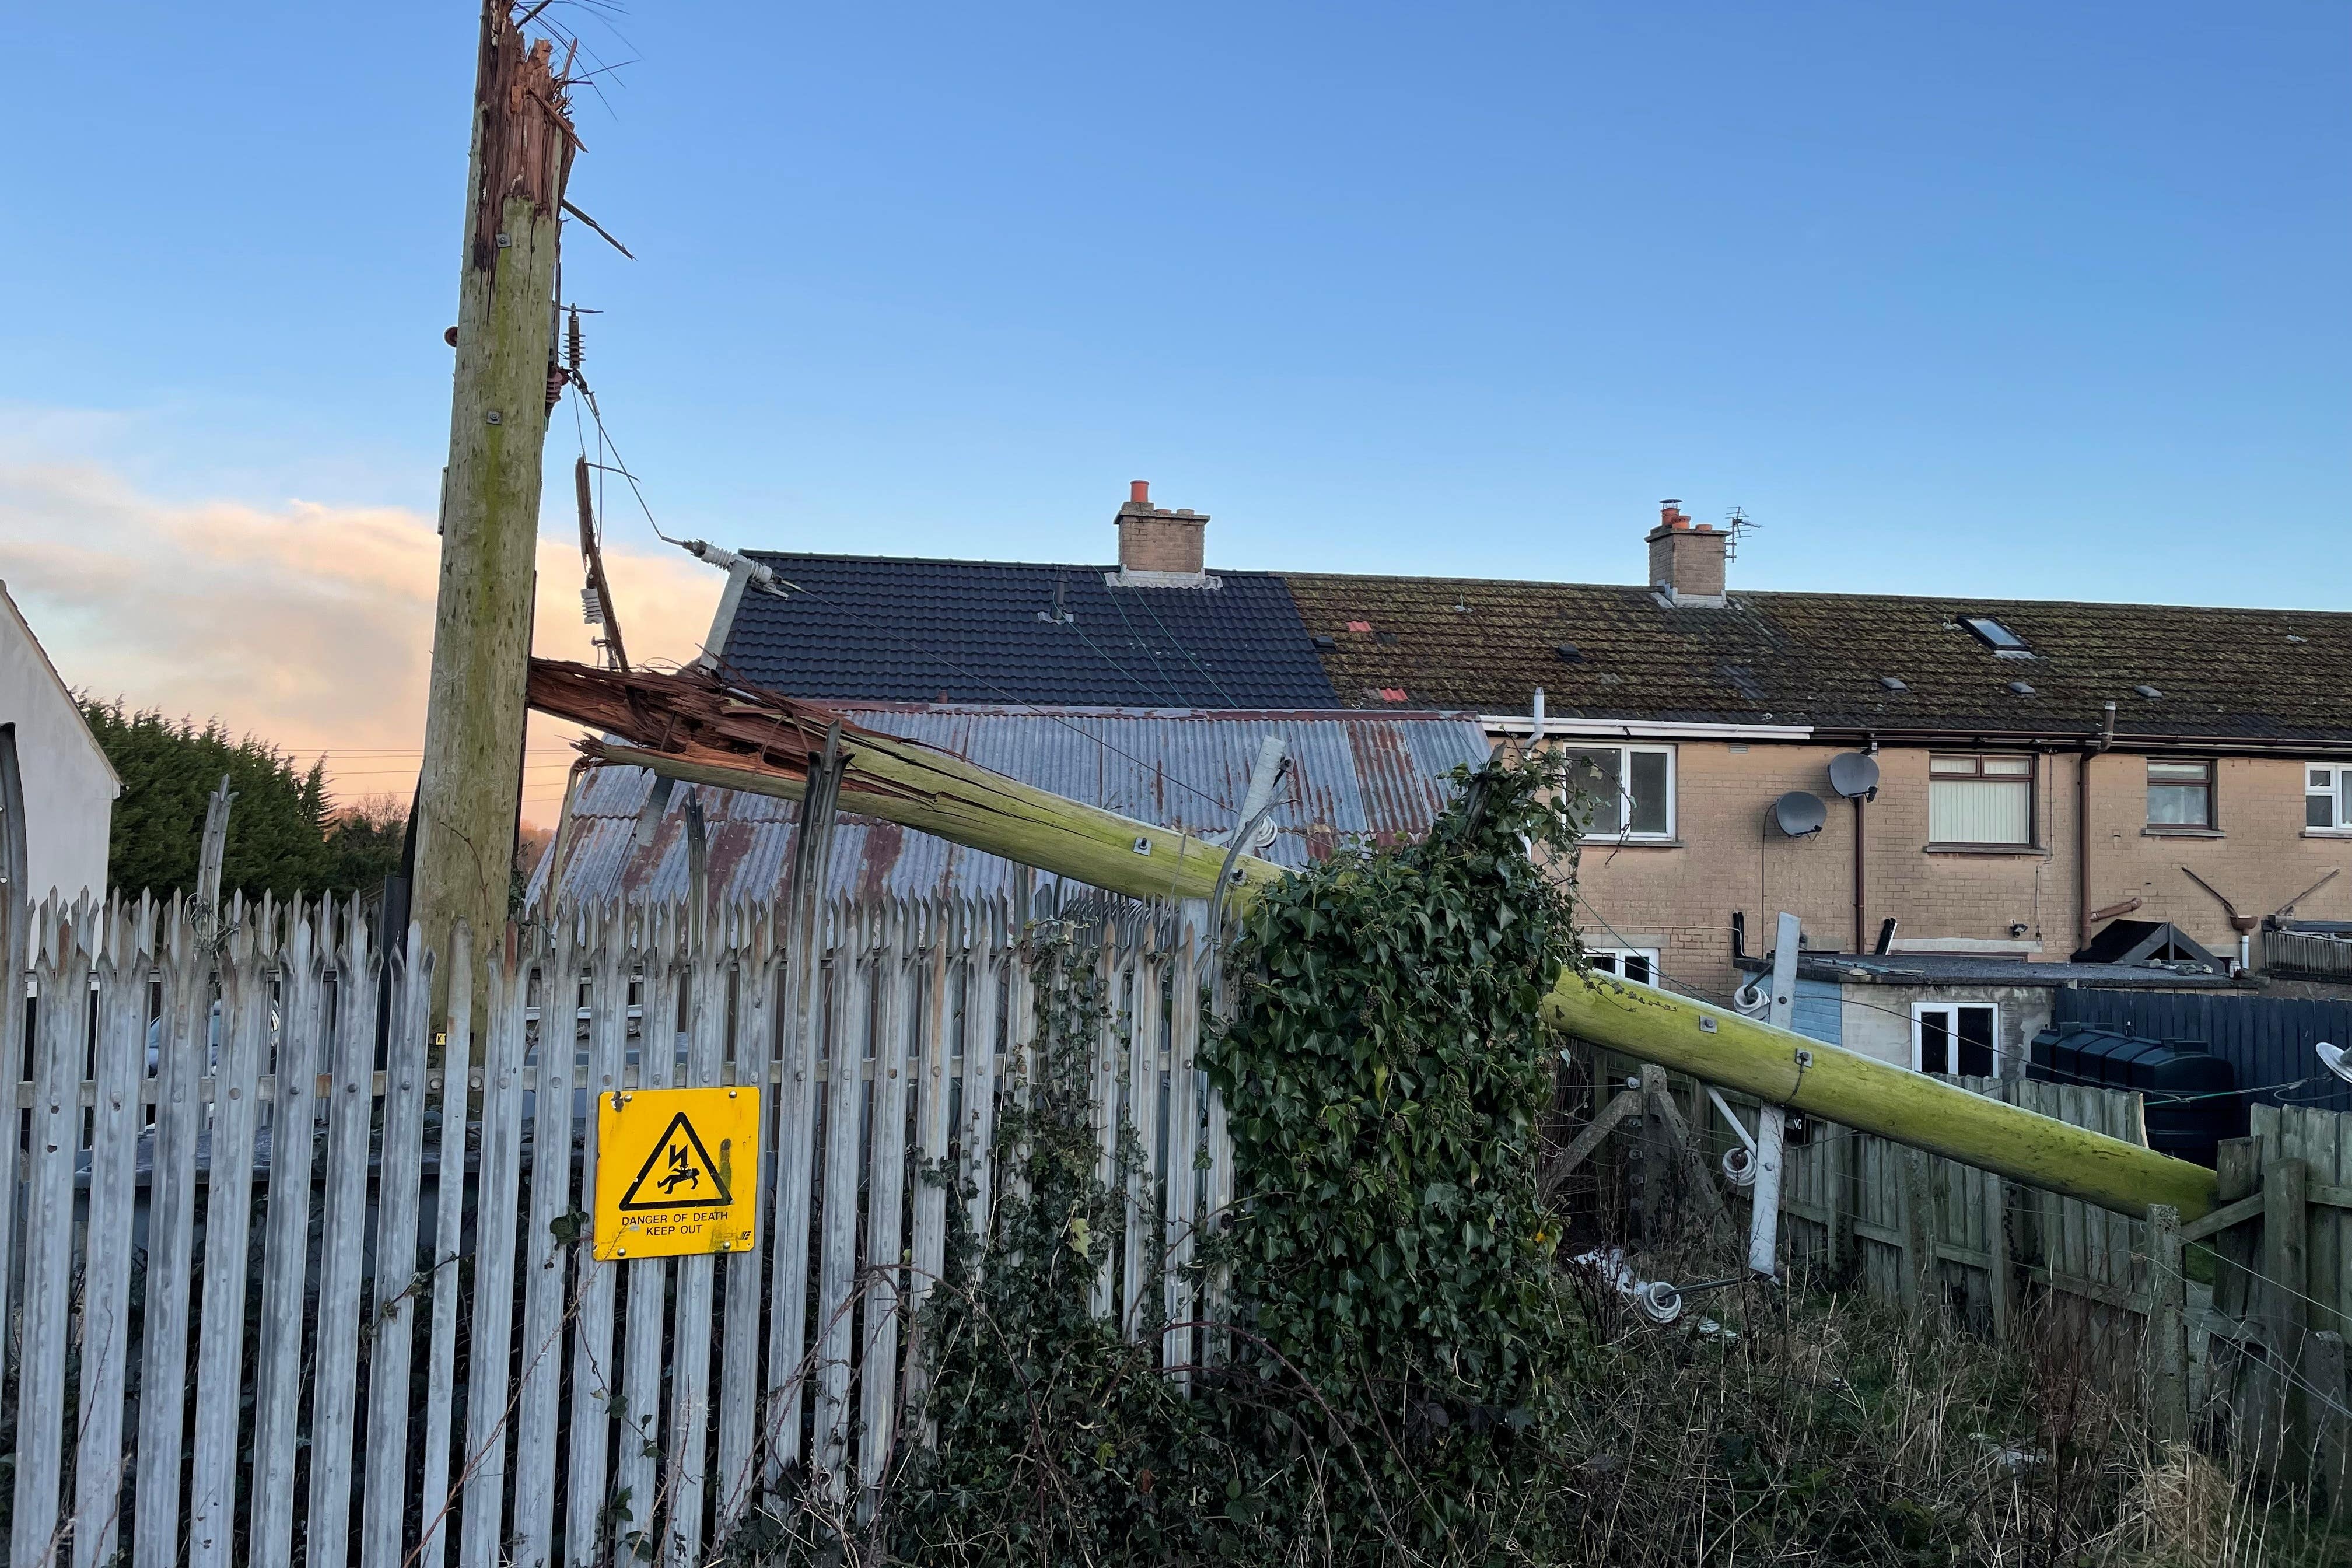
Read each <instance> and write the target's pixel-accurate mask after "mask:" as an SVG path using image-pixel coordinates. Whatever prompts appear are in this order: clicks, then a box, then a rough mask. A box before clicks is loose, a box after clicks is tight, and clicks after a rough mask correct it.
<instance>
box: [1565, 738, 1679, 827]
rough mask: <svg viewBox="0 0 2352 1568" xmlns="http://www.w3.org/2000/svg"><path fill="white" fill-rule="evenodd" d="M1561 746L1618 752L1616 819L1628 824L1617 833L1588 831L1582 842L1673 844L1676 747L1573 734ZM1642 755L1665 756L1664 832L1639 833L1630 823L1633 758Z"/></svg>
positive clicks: (1572, 750)
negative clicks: (1603, 739) (1613, 742)
mask: <svg viewBox="0 0 2352 1568" xmlns="http://www.w3.org/2000/svg"><path fill="white" fill-rule="evenodd" d="M1561 745H1562V748H1563V749H1564V750H1567V751H1570V752H1616V753H1617V819H1618V820H1619V821H1620V822H1622V823H1625V824H1627V826H1624V827H1621V828H1619V829H1618V830H1617V831H1616V832H1614V833H1608V832H1588V833H1586V834H1585V835H1584V840H1583V841H1584V842H1585V843H1587V844H1671V843H1673V842H1674V837H1675V773H1676V763H1675V748H1674V747H1672V746H1654V745H1639V744H1622V745H1620V744H1611V743H1609V742H1598V741H1587V740H1585V739H1584V738H1583V737H1581V736H1578V737H1574V738H1572V739H1564V740H1563V741H1562V742H1561ZM1643 754H1647V755H1650V756H1657V757H1664V758H1665V759H1666V826H1665V828H1664V831H1662V832H1656V833H1637V832H1635V831H1634V830H1633V826H1631V825H1632V823H1633V758H1634V757H1636V756H1639V755H1643Z"/></svg>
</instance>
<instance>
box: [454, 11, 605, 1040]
mask: <svg viewBox="0 0 2352 1568" xmlns="http://www.w3.org/2000/svg"><path fill="white" fill-rule="evenodd" d="M578 145H579V143H578V141H577V139H576V138H574V136H573V135H572V123H571V121H570V120H569V118H568V117H567V116H566V113H565V105H564V97H563V88H562V82H561V80H560V79H558V76H557V72H556V70H555V68H554V67H553V65H552V61H551V46H550V44H549V43H548V42H547V41H546V40H545V39H541V40H540V41H538V42H536V43H532V42H529V41H527V40H526V39H525V38H524V37H523V36H522V34H521V33H520V30H519V29H517V27H516V26H515V25H514V23H513V22H512V20H511V19H510V18H509V15H508V9H507V6H506V5H505V4H504V0H486V3H485V4H484V5H483V7H482V23H481V44H480V53H479V58H478V62H477V70H476V75H475V81H474V133H473V152H472V156H471V159H470V171H469V174H468V178H467V187H466V190H467V198H466V233H465V245H464V247H463V252H462V260H461V262H460V265H459V268H458V286H457V329H456V334H455V342H456V346H457V369H456V374H455V377H454V384H453V385H452V387H451V391H450V414H449V466H448V468H447V471H446V474H445V476H444V479H443V486H442V502H441V578H440V591H439V598H438V602H437V604H436V608H435V613H434V622H433V668H432V676H431V681H430V685H429V689H428V693H427V698H426V708H425V760H424V765H423V769H422V771H421V773H420V775H419V778H418V783H417V811H416V880H415V915H416V918H417V920H418V921H421V922H422V923H423V925H424V929H425V942H427V944H428V945H430V946H431V947H433V948H434V949H435V950H436V951H438V952H447V951H449V934H450V930H451V928H452V926H454V925H455V924H456V922H457V921H465V922H467V924H468V925H469V926H470V927H471V928H472V929H473V930H475V931H498V930H499V929H500V928H501V927H502V926H504V925H505V924H506V920H507V907H508V890H509V879H510V878H511V876H512V867H513V863H514V850H515V828H516V821H517V817H518V816H519V814H520V809H521V805H522V769H521V760H522V746H523V723H524V718H525V712H526V710H525V707H524V682H525V678H526V675H527V672H528V669H529V666H530V624H531V595H532V586H533V563H534V560H535V557H536V554H537V547H538V542H539V500H540V456H541V446H542V444H543V443H544V441H545V439H546V436H547V416H548V412H549V408H550V405H551V393H552V392H553V391H554V390H556V388H557V387H558V385H559V383H557V382H556V381H555V379H554V378H553V376H552V375H551V359H552V355H553V351H554V337H555V290H556V247H557V240H558V235H559V230H560V227H561V225H562V217H561V212H562V202H563V187H564V182H565V179H566V176H567V175H568V174H569V173H570V171H571V167H572V153H573V151H574V150H575V149H576V148H577V147H578ZM497 945H498V944H497V943H496V942H483V943H482V944H481V952H482V954H483V955H484V957H485V958H486V957H487V955H488V953H489V952H492V951H493V950H494V949H495V948H496V947H497ZM434 988H435V990H436V992H437V993H438V995H437V996H436V1011H438V1009H439V1005H440V998H441V997H445V996H446V995H447V994H448V975H447V973H446V970H442V971H436V973H435V975H434ZM475 994H476V995H478V996H483V995H487V994H488V990H487V988H486V987H484V986H477V987H476V988H475Z"/></svg>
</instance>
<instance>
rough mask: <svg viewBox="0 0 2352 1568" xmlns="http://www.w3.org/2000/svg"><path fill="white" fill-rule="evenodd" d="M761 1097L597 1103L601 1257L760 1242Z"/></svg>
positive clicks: (719, 1092) (606, 1098) (727, 1093)
mask: <svg viewBox="0 0 2352 1568" xmlns="http://www.w3.org/2000/svg"><path fill="white" fill-rule="evenodd" d="M759 1170H760V1091H759V1090H758V1089H753V1088H748V1087H747V1088H741V1089H634V1090H624V1091H622V1092H619V1093H614V1094H603V1095H598V1096H597V1097H596V1256H597V1257H598V1258H601V1259H604V1260H606V1261H616V1260H617V1261H623V1262H625V1261H626V1260H628V1259H629V1258H673V1257H677V1256H678V1255H680V1254H683V1253H697V1252H748V1251H749V1250H751V1245H752V1242H753V1240H754V1238H755V1237H756V1235H757V1227H756V1220H757V1215H756V1214H755V1212H754V1211H755V1208H756V1198H757V1194H756V1193H755V1192H754V1191H753V1189H754V1188H755V1187H756V1186H757V1185H758V1175H759Z"/></svg>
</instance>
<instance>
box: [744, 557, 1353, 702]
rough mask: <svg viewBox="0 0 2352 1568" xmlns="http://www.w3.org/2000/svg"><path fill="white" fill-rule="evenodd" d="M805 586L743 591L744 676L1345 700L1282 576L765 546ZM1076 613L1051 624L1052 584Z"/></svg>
mask: <svg viewBox="0 0 2352 1568" xmlns="http://www.w3.org/2000/svg"><path fill="white" fill-rule="evenodd" d="M754 554H755V556H756V558H757V559H758V560H760V561H761V562H763V563H766V564H767V565H769V566H772V567H773V568H775V570H776V571H777V573H778V574H781V575H782V576H783V577H784V578H785V579H787V580H788V581H790V582H793V583H795V584H799V585H800V587H801V588H802V589H803V592H800V593H795V594H793V595H789V596H787V597H785V598H782V599H777V598H773V597H771V596H769V595H763V594H751V595H745V597H744V600H743V605H742V609H741V611H740V614H739V615H738V616H736V619H735V625H734V626H733V628H732V629H731V631H730V634H729V636H728V638H727V648H726V658H727V660H728V662H729V663H730V665H731V666H732V667H734V668H736V669H738V670H740V672H741V673H742V675H743V677H744V678H745V679H749V680H751V681H752V682H755V683H756V684H759V685H761V686H768V687H773V688H774V689H777V690H780V691H788V692H790V693H792V694H793V696H795V697H805V698H811V699H814V700H819V701H824V700H833V701H845V700H867V701H883V702H941V701H944V702H1042V703H1058V704H1077V705H1087V706H1100V707H1164V708H1322V709H1330V708H1339V707H1343V706H1346V704H1343V703H1342V702H1340V701H1339V698H1338V695H1337V694H1336V693H1335V692H1334V691H1333V690H1332V689H1331V683H1330V681H1329V679H1328V678H1327V677H1326V676H1325V675H1324V673H1323V667H1322V666H1321V665H1320V664H1319V663H1318V661H1317V659H1316V657H1315V650H1314V648H1313V647H1311V646H1310V644H1309V643H1308V641H1307V628H1306V626H1304V625H1303V624H1302V623H1301V622H1300V620H1299V618H1298V611H1297V607H1296V606H1295V605H1293V604H1292V602H1291V597H1290V595H1289V592H1288V591H1287V590H1286V588H1285V587H1284V586H1283V584H1282V579H1281V578H1279V577H1277V576H1275V575H1273V574H1268V573H1264V572H1219V573H1214V574H1213V576H1214V577H1215V578H1216V579H1217V581H1218V582H1219V584H1221V585H1220V586H1217V587H1214V588H1140V587H1135V588H1112V587H1108V586H1106V585H1105V584H1104V581H1103V578H1104V574H1105V573H1106V572H1108V571H1111V570H1114V569H1113V568H1108V567H1103V566H1077V565H1066V566H1065V565H1038V564H1031V563H1016V562H993V561H914V560H893V559H881V558H876V557H872V556H849V555H799V554H783V553H776V552H764V551H762V552H754ZM1057 591H1058V593H1059V595H1060V604H1061V605H1062V608H1063V610H1064V611H1065V613H1066V615H1067V616H1069V617H1070V618H1069V619H1068V620H1066V621H1061V622H1056V621H1055V620H1054V619H1052V618H1051V617H1052V616H1053V615H1054V611H1055V595H1056V593H1057Z"/></svg>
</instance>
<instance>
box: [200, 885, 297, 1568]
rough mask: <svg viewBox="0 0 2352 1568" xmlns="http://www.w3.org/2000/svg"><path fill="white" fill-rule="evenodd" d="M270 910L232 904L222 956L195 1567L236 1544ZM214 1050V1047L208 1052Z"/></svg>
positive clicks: (222, 1559)
mask: <svg viewBox="0 0 2352 1568" xmlns="http://www.w3.org/2000/svg"><path fill="white" fill-rule="evenodd" d="M273 912H274V911H272V910H270V909H269V908H268V905H267V903H266V902H265V905H264V907H263V910H262V911H261V920H260V921H259V923H258V925H257V927H252V928H248V927H247V924H246V921H245V920H244V918H243V916H244V910H243V909H242V908H241V907H239V906H236V905H232V907H231V910H230V913H229V921H230V929H229V932H228V941H227V943H226V946H225V948H224V949H223V951H222V952H221V1008H220V1035H221V1041H220V1055H219V1059H218V1062H217V1063H216V1065H215V1068H214V1070H213V1075H212V1077H213V1105H212V1144H211V1149H210V1153H211V1162H210V1165H209V1169H208V1171H207V1177H208V1181H207V1185H206V1190H205V1229H204V1245H205V1268H204V1274H205V1291H204V1307H203V1316H202V1318H201V1319H200V1320H199V1321H198V1324H197V1330H196V1332H197V1340H196V1425H195V1449H194V1480H193V1483H192V1485H191V1488H190V1493H189V1503H188V1562H189V1564H190V1568H216V1565H217V1568H226V1565H227V1564H229V1563H233V1562H235V1561H236V1549H235V1545H236V1543H235V1541H234V1539H233V1538H234V1536H235V1534H236V1520H235V1517H234V1514H235V1510H236V1484H237V1479H238V1477H239V1476H240V1475H242V1474H243V1473H244V1467H243V1465H242V1464H240V1463H239V1461H238V1444H237V1416H238V1414H239V1411H240V1408H241V1407H242V1405H243V1403H244V1354H245V1316H246V1242H247V1230H248V1222H249V1220H250V1218H251V1215H252V1212H253V1182H252V1177H253V1132H254V1112H255V1110H256V1106H257V1100H258V1099H259V1093H258V1079H259V1078H260V1064H261V1057H262V1053H263V1052H264V1051H265V1050H266V1049H267V1048H268V1041H269V1002H270V997H269V973H268V967H269V965H268V961H269V958H270V956H271V955H270V954H269V953H268V952H267V951H266V949H265V945H264V944H265V942H267V940H268V936H269V933H270V932H271V931H272V928H273V927H274V926H275V924H276V921H274V920H273V919H272V918H271V917H272V914H273ZM207 1049H209V1047H207Z"/></svg>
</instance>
